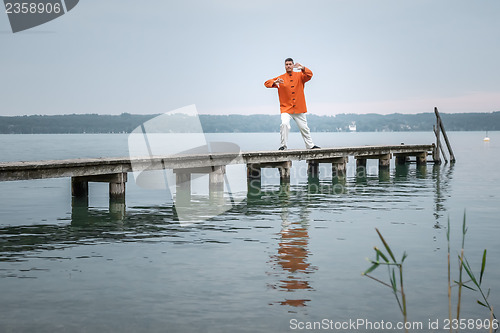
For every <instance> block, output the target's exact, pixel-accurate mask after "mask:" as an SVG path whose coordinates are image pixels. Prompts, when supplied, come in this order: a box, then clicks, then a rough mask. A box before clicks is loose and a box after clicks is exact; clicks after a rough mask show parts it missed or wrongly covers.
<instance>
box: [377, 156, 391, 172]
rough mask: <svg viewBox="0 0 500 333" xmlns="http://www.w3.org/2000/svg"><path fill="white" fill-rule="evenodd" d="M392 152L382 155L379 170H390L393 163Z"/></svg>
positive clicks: (379, 160)
mask: <svg viewBox="0 0 500 333" xmlns="http://www.w3.org/2000/svg"><path fill="white" fill-rule="evenodd" d="M391 157H392V156H391V154H385V155H381V156H380V157H379V159H378V168H379V170H382V169H383V170H388V169H389V167H390V165H391Z"/></svg>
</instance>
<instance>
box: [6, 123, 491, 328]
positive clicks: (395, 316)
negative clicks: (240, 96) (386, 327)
mask: <svg viewBox="0 0 500 333" xmlns="http://www.w3.org/2000/svg"><path fill="white" fill-rule="evenodd" d="M489 136H490V138H491V141H490V142H488V143H486V142H483V137H484V133H482V132H451V133H449V137H450V140H451V143H452V145H453V148H454V151H455V155H456V158H457V163H456V164H454V165H450V164H443V165H440V166H434V165H433V164H428V165H427V167H417V166H416V165H415V164H409V165H408V166H407V167H402V168H401V167H400V168H395V166H394V165H392V166H391V170H390V173H389V174H388V175H380V176H379V174H378V170H377V167H376V166H377V161H376V160H369V161H368V174H367V177H366V178H362V179H360V178H356V177H355V170H354V168H355V163H354V161H353V160H352V159H351V160H350V161H349V164H348V172H347V178H346V181H345V182H341V183H338V182H336V181H334V180H332V177H331V175H330V173H329V171H328V170H327V166H326V165H324V166H323V165H322V168H321V175H320V180H319V181H308V179H307V175H306V172H305V170H306V164H305V162H294V165H293V171H292V179H291V184H290V185H289V186H280V182H279V178H278V172H277V171H276V170H269V171H266V174H265V178H264V179H263V181H262V187H261V189H262V192H261V193H259V194H258V195H255V196H251V197H248V198H247V197H246V195H245V194H244V193H243V194H242V193H240V192H238V190H235V195H236V196H238V195H240V197H239V198H240V199H241V200H240V202H239V204H238V205H237V206H236V207H235V208H234V209H231V210H229V211H226V212H225V213H223V214H222V215H219V216H216V217H214V218H211V219H209V220H208V221H205V222H203V223H196V224H191V225H180V224H179V223H178V222H176V221H175V219H174V210H173V205H172V201H171V200H170V198H169V196H168V194H167V193H165V191H162V190H147V189H143V188H140V187H139V186H137V185H136V184H135V182H134V178H133V177H132V176H131V175H129V181H128V183H127V198H126V212H125V216H120V215H121V214H118V215H117V214H115V213H113V212H110V210H109V202H108V189H107V184H101V183H91V184H90V190H89V192H90V194H89V203H88V209H87V208H85V207H84V208H83V209H82V207H72V200H71V191H70V179H68V178H61V179H48V180H33V181H15V182H0V285H1V294H2V296H1V303H0V331H2V332H138V331H146V332H290V331H298V329H295V330H294V329H293V328H294V327H297V326H294V325H293V323H299V322H300V323H306V322H314V321H321V320H323V319H328V320H332V321H333V322H347V321H349V320H357V319H363V320H367V321H371V322H381V321H384V322H392V323H396V322H398V321H401V320H402V316H401V313H400V312H399V308H398V305H397V303H396V300H395V298H394V296H393V295H392V293H391V290H390V289H389V288H387V287H385V286H383V285H381V284H378V283H377V282H375V281H373V280H371V279H368V278H366V277H363V276H361V272H363V271H364V270H366V269H367V268H368V267H369V265H370V264H369V263H368V261H367V260H366V258H374V255H373V253H374V251H373V246H379V247H382V244H381V242H380V240H379V238H378V236H377V234H376V232H375V228H378V229H379V230H380V231H381V232H382V234H383V235H384V237H385V238H386V240H387V241H388V242H389V244H390V245H391V247H392V248H393V251H394V252H395V254H396V256H397V257H398V258H400V257H401V255H402V253H403V251H406V252H407V253H408V258H407V259H406V262H405V266H404V267H405V273H404V274H405V290H406V293H407V302H408V313H409V315H408V319H409V320H410V321H413V322H422V323H423V329H422V330H419V331H426V332H432V331H435V332H445V330H443V329H442V328H443V325H444V320H445V318H448V298H447V266H446V262H447V242H446V226H447V221H448V218H449V219H450V221H451V238H452V241H451V247H452V250H451V252H452V258H453V260H452V275H453V278H454V279H458V265H457V263H456V259H454V258H456V255H457V254H458V252H459V248H460V242H461V227H462V225H461V223H462V219H463V215H464V211H465V210H466V214H467V223H468V228H469V229H468V233H467V238H466V246H465V247H466V250H465V253H466V256H467V257H468V260H469V262H470V263H471V265H472V267H473V268H474V269H475V270H476V274H479V269H480V264H481V256H482V251H483V250H484V249H485V248H487V249H488V260H487V266H486V274H485V276H484V278H483V285H484V287H485V289H486V290H487V289H488V288H491V294H490V298H489V301H490V302H491V304H492V305H493V306H495V307H496V308H498V309H500V282H499V281H500V246H499V241H498V238H499V235H500V232H499V231H500V201H499V197H500V191H499V185H498V184H500V176H499V174H500V173H499V171H498V170H499V166H500V133H499V132H492V133H489ZM313 139H314V140H315V143H316V144H318V145H320V146H322V147H334V146H355V145H375V144H391V145H392V144H400V143H402V142H404V143H405V144H430V143H432V142H433V139H434V138H433V134H432V133H431V132H427V133H315V134H314V135H313ZM208 140H209V141H229V142H234V143H236V144H238V145H239V146H240V147H241V149H242V150H243V151H248V150H269V149H271V150H274V149H277V147H278V143H279V134H278V133H266V134H262V133H258V134H248V133H245V134H217V135H215V134H212V135H208ZM0 143H1V146H2V150H1V155H0V161H21V160H42V159H44V160H47V159H66V158H79V157H112V156H114V157H117V156H127V155H128V150H127V149H128V148H127V135H122V134H115V135H104V134H103V135H0ZM270 143H271V146H270ZM289 147H291V148H302V147H303V142H302V141H301V138H300V136H299V134H297V133H292V135H291V138H290V144H289ZM392 163H393V164H394V161H393V162H392ZM242 171H243V172H242V174H241V177H236V180H235V181H234V182H233V184H232V185H234V186H233V187H234V188H235V189H239V188H241V187H242V186H243V187H244V185H245V182H246V179H245V176H246V175H245V173H244V169H243V170H242ZM238 179H239V180H238ZM241 195H243V197H241ZM373 275H374V276H376V277H378V278H380V279H382V280H384V281H387V280H388V278H387V272H386V270H384V269H378V270H376V271H375V272H374V273H373ZM454 295H456V290H454ZM478 296H479V295H478V294H477V293H475V292H472V291H470V290H465V291H464V295H463V299H462V310H461V311H462V315H461V318H465V319H487V318H489V312H488V311H487V310H485V309H484V308H482V307H480V306H479V305H478V304H476V302H475V301H476V299H477V297H478ZM453 302H454V304H455V303H456V296H454V297H453ZM499 313H500V312H499ZM429 320H431V321H436V320H439V321H440V329H437V330H431V329H428V322H429ZM331 331H346V330H335V329H332V330H331ZM351 331H360V332H370V331H375V330H370V329H367V328H365V327H360V328H358V329H357V330H351ZM378 331H383V330H378ZM415 331H416V330H415ZM470 331H471V332H472V331H480V330H470Z"/></svg>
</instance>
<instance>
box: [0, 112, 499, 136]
mask: <svg viewBox="0 0 500 333" xmlns="http://www.w3.org/2000/svg"><path fill="white" fill-rule="evenodd" d="M156 116H158V114H152V115H134V114H129V113H122V114H121V115H98V114H70V115H56V116H48V115H33V116H15V117H5V116H1V117H0V134H43V133H47V134H49V133H54V134H65V133H130V132H132V131H133V130H134V129H135V128H137V127H138V126H140V125H141V124H143V123H144V122H146V121H148V120H150V119H152V118H154V117H156ZM441 117H442V119H443V123H444V125H445V127H446V130H448V131H500V111H496V112H490V113H453V114H452V113H441ZM199 118H200V122H201V125H202V127H203V131H204V132H205V133H233V132H235V133H253V132H278V131H279V125H280V116H279V114H278V115H200V117H199ZM307 119H308V123H309V127H310V128H311V131H313V132H348V131H349V130H350V129H349V126H350V125H353V124H355V125H356V131H358V132H401V131H432V126H433V125H434V124H435V122H436V118H435V116H434V113H419V114H399V113H394V114H389V115H380V114H337V115H333V116H318V115H314V114H308V115H307ZM351 127H352V126H351ZM292 131H298V129H297V127H296V126H295V124H293V122H292Z"/></svg>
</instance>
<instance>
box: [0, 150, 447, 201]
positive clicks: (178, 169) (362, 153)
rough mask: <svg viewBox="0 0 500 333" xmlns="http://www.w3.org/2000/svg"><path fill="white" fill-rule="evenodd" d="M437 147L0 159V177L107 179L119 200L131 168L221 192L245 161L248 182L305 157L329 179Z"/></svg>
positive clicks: (421, 160)
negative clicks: (350, 166) (228, 170)
mask: <svg viewBox="0 0 500 333" xmlns="http://www.w3.org/2000/svg"><path fill="white" fill-rule="evenodd" d="M436 148H437V147H436V146H435V145H434V144H431V145H404V144H401V145H395V146H361V147H338V148H322V149H296V150H285V151H254V152H240V153H210V154H206V153H205V154H187V155H169V156H152V157H144V158H133V159H131V158H95V159H70V160H54V161H32V162H2V163H0V181H16V180H30V179H45V178H60V177H71V187H72V191H71V192H72V195H73V197H88V183H89V182H106V183H109V195H110V200H111V201H115V202H124V201H125V183H126V182H127V174H128V173H129V172H132V171H134V172H137V171H151V170H162V169H172V170H174V173H175V175H176V184H177V187H178V189H179V188H180V189H181V190H183V192H184V193H185V192H186V191H187V192H189V189H190V180H191V175H192V174H200V173H201V174H209V175H210V177H209V179H210V180H209V184H210V185H209V186H210V189H211V190H214V191H223V189H224V174H225V167H226V166H227V165H233V164H246V166H247V179H248V181H252V180H260V179H261V169H262V168H278V169H279V171H280V178H281V180H282V181H284V182H286V181H289V180H290V168H291V167H292V161H300V160H305V161H307V164H308V174H309V175H310V176H318V175H319V164H320V163H328V164H331V169H332V175H333V176H334V177H344V176H345V172H346V164H347V162H348V158H349V157H350V156H352V157H354V158H355V160H356V167H357V168H358V169H361V170H363V169H366V160H367V159H378V161H379V163H378V166H379V170H388V169H389V166H390V161H391V159H392V158H393V157H395V158H396V163H397V164H405V163H408V162H409V161H410V157H415V162H416V163H417V164H418V165H424V164H426V163H427V162H428V160H427V158H428V155H431V156H432V157H433V159H432V160H431V161H432V162H436V163H439V162H438V161H437V160H436V156H438V155H437V153H436V151H437V149H436Z"/></svg>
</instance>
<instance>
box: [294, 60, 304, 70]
mask: <svg viewBox="0 0 500 333" xmlns="http://www.w3.org/2000/svg"><path fill="white" fill-rule="evenodd" d="M293 68H297V69H300V70H301V71H302V70H304V66H302V65H301V64H299V63H298V62H296V63H295V65H293Z"/></svg>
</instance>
